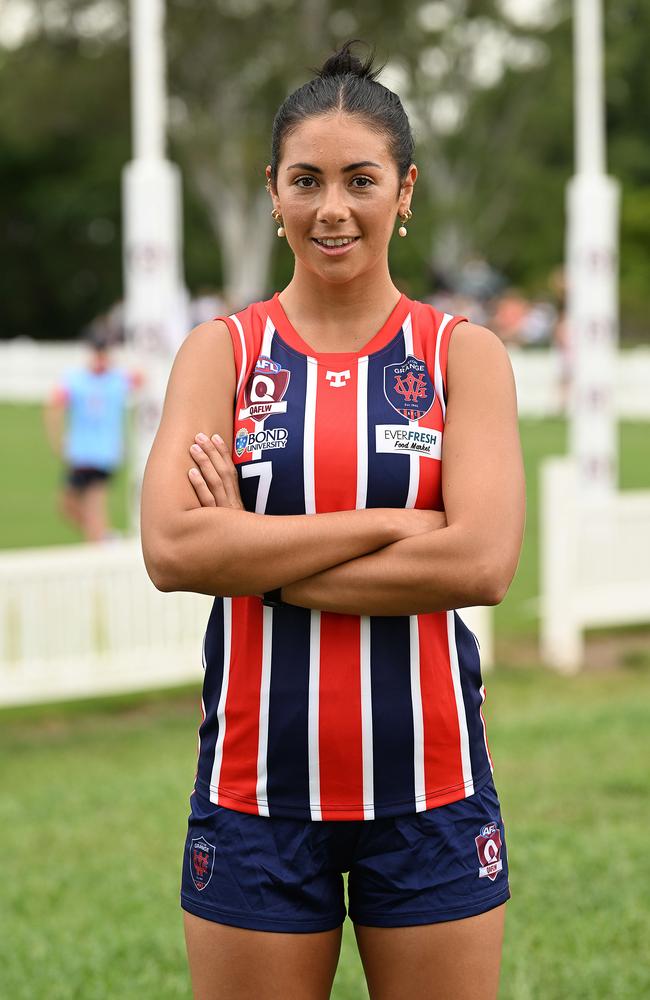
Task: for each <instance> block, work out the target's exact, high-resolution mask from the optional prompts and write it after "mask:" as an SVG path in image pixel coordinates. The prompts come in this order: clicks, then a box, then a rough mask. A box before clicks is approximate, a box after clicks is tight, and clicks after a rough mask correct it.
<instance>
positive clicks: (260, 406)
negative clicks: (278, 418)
mask: <svg viewBox="0 0 650 1000" xmlns="http://www.w3.org/2000/svg"><path fill="white" fill-rule="evenodd" d="M290 377H291V372H290V371H289V370H288V368H282V367H281V366H280V365H279V364H278V363H277V361H273V359H272V358H267V357H265V356H264V355H261V356H260V357H259V358H258V359H257V363H256V365H255V369H254V371H253V372H252V373H251V376H250V378H249V380H248V382H247V383H246V386H245V387H244V406H243V408H242V409H241V410H240V411H239V419H240V420H248V419H251V420H255V421H256V422H258V423H260V422H262V421H263V420H265V419H266V418H267V417H270V416H271V414H274V413H286V412H287V404H286V403H285V402H283V401H282V400H283V397H284V394H285V392H286V391H287V387H288V385H289V378H290Z"/></svg>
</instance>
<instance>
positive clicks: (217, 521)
mask: <svg viewBox="0 0 650 1000" xmlns="http://www.w3.org/2000/svg"><path fill="white" fill-rule="evenodd" d="M447 383H448V396H449V399H448V405H447V414H446V423H445V431H444V435H443V450H442V492H443V499H444V506H445V513H442V512H440V511H422V510H412V509H411V510H402V509H394V508H379V509H368V510H351V511H338V512H334V513H329V514H309V515H287V516H284V517H279V516H272V515H263V514H253V513H250V512H248V511H245V510H244V509H243V507H242V504H241V499H240V497H239V490H238V487H237V477H236V472H235V469H234V466H233V464H232V461H231V459H230V454H231V447H232V440H231V438H232V399H233V397H234V394H235V384H236V377H235V367H234V360H233V354H232V346H231V343H230V337H229V334H228V331H227V329H226V327H225V324H223V323H221V322H218V321H215V322H211V323H204V324H201V325H200V326H199V327H197V328H196V329H195V330H193V331H192V332H191V333H190V335H189V336H188V337H187V339H186V341H185V342H184V344H183V346H182V347H181V349H180V351H179V353H178V355H177V358H176V361H175V362H174V367H173V369H172V373H171V376H170V380H169V386H168V389H167V396H166V399H165V406H164V410H163V416H162V420H161V424H160V428H159V431H158V434H157V435H156V439H155V441H154V444H153V447H152V450H151V454H150V456H149V461H148V463H147V468H146V471H145V478H144V484H143V495H142V546H143V553H144V558H145V563H146V566H147V570H148V572H149V575H150V576H151V579H152V580H153V582H154V584H155V585H156V586H157V587H158V588H159V589H160V590H164V591H172V590H187V591H195V592H198V593H206V594H215V595H216V594H221V595H226V594H227V595H231V596H236V595H240V594H261V593H263V592H264V591H267V590H272V589H275V588H276V587H282V596H283V598H284V600H285V601H287V602H289V603H291V604H296V605H299V606H302V607H306V608H318V609H320V610H323V611H336V612H340V613H347V614H370V615H405V614H417V613H426V612H432V611H440V610H446V609H448V608H461V607H467V606H471V605H475V604H497V603H499V602H500V601H501V600H502V599H503V597H504V595H505V593H506V591H507V589H508V586H509V585H510V581H511V579H512V577H513V575H514V572H515V569H516V566H517V561H518V558H519V552H520V548H521V540H522V535H523V526H524V512H525V487H524V474H523V463H522V458H521V447H520V443H519V435H518V429H517V412H516V395H515V388H514V380H513V376H512V369H511V366H510V361H509V359H508V356H507V353H506V351H505V348H504V347H503V345H502V344H501V342H500V341H499V340H498V339H497V338H496V337H495V336H494V335H493V334H491V333H490V332H489V331H488V330H485V329H484V328H482V327H477V326H474V325H473V324H469V323H466V324H460V325H459V326H458V327H456V328H455V330H454V332H453V334H452V337H451V342H450V347H449V360H448V366H447ZM197 428H204V429H205V430H206V431H207V433H208V434H210V435H212V434H214V433H217V434H220V435H221V438H220V439H212V438H210V437H207V436H206V435H204V437H205V440H202V441H201V442H198V441H197V440H196V439H195V435H196V429H197ZM188 442H194V444H195V446H196V447H198V451H193V452H191V451H188ZM190 465H192V466H193V468H195V469H196V470H197V472H196V473H192V474H191V475H190V474H188V469H189V467H190Z"/></svg>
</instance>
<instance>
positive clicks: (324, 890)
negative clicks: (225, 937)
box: [181, 780, 510, 933]
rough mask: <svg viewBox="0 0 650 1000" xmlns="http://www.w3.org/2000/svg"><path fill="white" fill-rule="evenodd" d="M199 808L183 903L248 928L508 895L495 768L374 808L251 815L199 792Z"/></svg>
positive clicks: (316, 926) (422, 919)
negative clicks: (413, 799)
mask: <svg viewBox="0 0 650 1000" xmlns="http://www.w3.org/2000/svg"><path fill="white" fill-rule="evenodd" d="M190 804H191V808H192V811H191V814H190V817H189V829H188V833H187V840H186V842H185V850H184V854H183V874H182V882H181V906H182V908H183V909H184V910H187V911H189V912H190V913H194V914H196V915H197V916H199V917H204V918H205V919H207V920H214V921H216V922H217V923H221V924H230V925H231V926H233V927H245V928H248V929H250V930H261V931H284V932H303V933H305V932H316V931H328V930H333V929H334V928H335V927H339V926H340V925H341V924H342V923H343V920H344V919H345V916H346V906H345V893H344V880H343V875H342V873H343V872H349V873H350V874H349V878H348V911H349V914H350V918H351V920H353V921H354V922H355V923H358V924H363V925H365V926H369V927H409V926H413V925H416V924H432V923H437V922H439V921H442V920H460V919H461V918H463V917H471V916H474V915H476V914H477V913H484V912H485V911H486V910H491V909H492V908H493V907H495V906H499V905H500V904H501V903H504V902H505V901H506V900H507V899H509V898H510V891H509V889H508V860H507V854H506V844H505V837H504V830H503V822H502V819H501V810H500V807H499V799H498V797H497V793H496V790H495V788H494V784H493V783H492V780H490V781H489V782H488V783H487V784H486V785H484V786H483V787H482V788H481V789H480V790H479V791H478V792H476V793H475V794H474V795H472V796H470V797H469V798H466V799H461V800H460V801H459V802H452V803H450V804H449V805H445V806H438V807H437V808H435V809H429V810H428V811H426V812H419V813H412V814H409V815H408V816H394V817H390V818H388V819H375V820H354V821H350V820H336V821H334V820H326V821H312V820H297V819H284V818H279V817H278V818H273V817H266V816H253V815H250V814H249V813H242V812H236V811H235V810H233V809H226V808H225V807H224V806H218V805H214V803H212V802H210V801H209V799H206V798H205V796H203V795H201V794H200V793H199V792H196V791H195V792H193V793H192V795H191V797H190Z"/></svg>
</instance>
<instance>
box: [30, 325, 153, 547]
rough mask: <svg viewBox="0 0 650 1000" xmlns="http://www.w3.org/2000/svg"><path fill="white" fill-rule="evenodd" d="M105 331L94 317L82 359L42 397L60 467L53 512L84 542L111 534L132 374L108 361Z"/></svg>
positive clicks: (135, 379) (136, 378)
mask: <svg viewBox="0 0 650 1000" xmlns="http://www.w3.org/2000/svg"><path fill="white" fill-rule="evenodd" d="M109 336H110V331H109V329H108V326H107V324H106V323H104V322H101V321H99V322H98V323H97V324H95V326H94V327H93V329H92V330H91V333H90V335H89V340H88V363H87V364H86V365H85V366H84V367H82V368H74V369H70V370H69V371H67V372H66V373H65V374H64V376H63V378H62V379H61V382H60V383H59V385H57V386H56V387H55V389H54V391H53V392H52V395H51V397H50V399H49V400H48V402H47V404H46V406H45V411H44V419H45V428H46V432H47V436H48V439H49V442H50V445H51V446H52V448H53V450H54V451H55V453H56V454H57V455H58V456H59V457H61V458H62V459H63V460H64V462H65V465H66V469H65V473H64V483H63V487H62V489H61V492H60V494H59V504H58V506H59V510H60V512H61V514H62V515H63V517H65V518H66V519H67V520H68V521H70V522H71V523H72V524H73V525H75V527H77V528H78V529H79V530H80V532H81V534H82V536H83V538H84V540H85V541H87V542H101V541H105V540H108V539H110V538H113V537H115V536H116V534H117V532H115V530H114V529H113V528H112V527H111V524H110V520H109V513H108V487H109V483H110V480H111V478H112V476H113V475H114V474H115V472H116V471H117V469H118V468H119V466H120V465H121V464H122V462H123V460H124V449H125V415H126V408H127V404H128V400H129V394H130V392H131V390H133V389H135V388H137V387H138V386H139V385H141V383H142V376H141V374H140V373H138V372H128V371H126V370H125V369H123V368H120V367H117V366H115V365H113V363H112V359H111V350H110V341H109Z"/></svg>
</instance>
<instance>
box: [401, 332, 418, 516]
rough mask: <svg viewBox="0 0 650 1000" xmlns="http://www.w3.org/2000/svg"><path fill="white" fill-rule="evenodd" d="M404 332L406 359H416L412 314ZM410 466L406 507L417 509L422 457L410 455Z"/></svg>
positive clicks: (412, 423)
mask: <svg viewBox="0 0 650 1000" xmlns="http://www.w3.org/2000/svg"><path fill="white" fill-rule="evenodd" d="M402 332H403V334H404V349H405V357H408V356H409V354H410V355H411V357H415V352H414V349H413V325H412V321H411V314H410V313H409V314H408V316H407V317H406V319H405V320H404V323H403V324H402ZM419 426H420V424H419V423H418V421H417V420H410V421H409V428H411V427H413V428H415V427H419ZM409 460H410V466H409V491H408V494H407V497H406V503H405V505H404V506H405V507H407V508H409V507H415V501H416V500H417V496H418V488H419V486H420V456H419V455H418V454H417V453H415V452H411V454H410V455H409Z"/></svg>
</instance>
